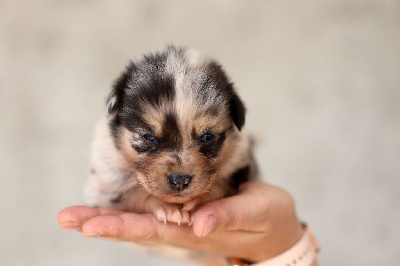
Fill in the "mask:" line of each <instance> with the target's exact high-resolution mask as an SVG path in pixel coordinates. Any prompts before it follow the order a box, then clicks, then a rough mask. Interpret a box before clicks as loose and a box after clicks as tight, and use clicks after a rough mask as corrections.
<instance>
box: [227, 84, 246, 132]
mask: <svg viewBox="0 0 400 266" xmlns="http://www.w3.org/2000/svg"><path fill="white" fill-rule="evenodd" d="M229 86H230V87H231V91H232V94H231V99H230V102H229V105H230V106H229V108H230V112H231V117H232V120H233V123H234V124H235V125H236V127H237V128H238V129H239V131H240V130H241V129H242V127H243V125H244V122H245V115H246V107H245V106H244V104H243V102H242V100H241V99H240V98H239V95H237V93H236V92H235V91H234V89H233V86H232V84H230V85H229Z"/></svg>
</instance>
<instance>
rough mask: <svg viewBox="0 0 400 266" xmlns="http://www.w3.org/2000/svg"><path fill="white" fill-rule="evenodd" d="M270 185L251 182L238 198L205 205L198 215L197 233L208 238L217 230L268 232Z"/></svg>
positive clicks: (194, 226) (233, 197)
mask: <svg viewBox="0 0 400 266" xmlns="http://www.w3.org/2000/svg"><path fill="white" fill-rule="evenodd" d="M269 188H270V186H269V185H266V184H263V183H261V182H248V183H246V184H245V185H244V186H242V187H241V188H240V193H239V194H238V195H235V196H231V197H227V198H223V199H220V200H216V201H212V202H209V203H206V204H204V205H203V206H202V207H200V209H199V210H198V211H197V212H196V213H195V215H194V223H193V230H194V233H195V234H196V235H197V236H198V237H204V236H206V235H208V234H209V233H211V232H213V231H215V230H217V229H222V228H223V229H225V230H243V231H246V230H248V231H252V232H259V231H262V230H264V223H265V220H266V217H267V210H268V206H270V202H269V199H268V197H267V196H266V195H268V191H269V190H270V189H269Z"/></svg>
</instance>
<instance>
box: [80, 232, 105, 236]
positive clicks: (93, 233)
mask: <svg viewBox="0 0 400 266" xmlns="http://www.w3.org/2000/svg"><path fill="white" fill-rule="evenodd" d="M83 235H84V236H88V237H99V236H101V234H100V233H99V232H90V233H83Z"/></svg>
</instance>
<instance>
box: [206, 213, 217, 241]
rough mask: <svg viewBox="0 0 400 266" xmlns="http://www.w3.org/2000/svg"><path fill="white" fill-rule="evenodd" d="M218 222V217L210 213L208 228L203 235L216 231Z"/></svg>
mask: <svg viewBox="0 0 400 266" xmlns="http://www.w3.org/2000/svg"><path fill="white" fill-rule="evenodd" d="M216 224H217V217H215V216H214V215H209V216H208V217H207V222H206V229H205V230H204V233H203V237H205V236H206V235H208V234H209V233H211V232H212V231H214V229H215V225H216Z"/></svg>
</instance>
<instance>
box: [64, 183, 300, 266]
mask: <svg viewBox="0 0 400 266" xmlns="http://www.w3.org/2000/svg"><path fill="white" fill-rule="evenodd" d="M192 221H193V224H192V226H189V225H187V224H183V225H180V226H179V225H177V224H174V223H167V224H164V223H162V222H160V221H158V220H157V219H156V218H155V217H154V216H153V215H151V214H135V213H131V212H122V211H117V210H113V209H102V208H99V209H94V208H89V207H84V206H72V207H68V208H66V209H64V210H62V211H61V212H60V213H59V214H58V222H59V223H60V226H61V227H62V228H64V229H69V230H77V231H80V232H81V234H82V235H83V236H86V237H101V238H111V239H114V240H119V241H131V242H136V243H138V244H142V245H158V244H167V245H171V246H176V247H185V248H189V249H193V250H201V251H211V252H213V253H217V254H219V255H221V256H222V257H227V256H228V257H238V258H244V259H247V260H250V261H253V262H258V261H264V260H267V259H270V258H273V257H275V256H277V255H279V254H280V253H282V252H284V251H285V250H287V249H289V248H290V247H291V246H293V245H294V244H295V243H296V242H297V241H298V240H299V239H300V238H301V236H302V234H303V229H302V227H301V225H300V222H299V220H298V218H297V215H296V212H295V204H294V200H293V198H292V197H291V196H290V194H288V193H287V192H286V191H284V190H282V189H280V188H278V187H275V186H272V185H269V184H265V183H262V182H259V181H250V182H247V183H244V184H243V185H242V186H241V187H240V192H239V194H238V195H235V196H232V197H228V198H223V199H220V200H215V201H212V202H208V203H206V204H204V205H203V206H201V207H200V208H199V209H198V210H197V211H196V212H195V213H192ZM220 262H222V260H220ZM213 263H215V264H217V260H215V261H214V262H213Z"/></svg>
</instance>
